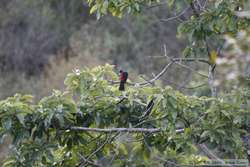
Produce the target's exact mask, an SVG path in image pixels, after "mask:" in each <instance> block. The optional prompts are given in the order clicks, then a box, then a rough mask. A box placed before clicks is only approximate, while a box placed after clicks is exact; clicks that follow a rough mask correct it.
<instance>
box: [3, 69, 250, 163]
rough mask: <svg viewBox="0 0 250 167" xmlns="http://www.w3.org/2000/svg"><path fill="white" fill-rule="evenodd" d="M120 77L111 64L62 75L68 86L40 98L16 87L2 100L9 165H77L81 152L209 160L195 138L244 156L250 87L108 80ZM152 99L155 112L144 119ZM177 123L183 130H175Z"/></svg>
mask: <svg viewBox="0 0 250 167" xmlns="http://www.w3.org/2000/svg"><path fill="white" fill-rule="evenodd" d="M117 78H118V76H117V75H116V74H115V73H114V72H113V67H112V66H110V65H105V66H99V67H96V68H93V69H85V70H82V71H78V70H76V71H75V72H74V73H70V74H68V76H67V78H66V80H65V84H66V86H67V88H68V89H67V91H65V92H60V91H54V92H53V94H52V95H51V96H48V97H45V98H43V99H42V100H41V101H40V102H38V103H37V104H34V103H32V97H31V96H28V95H24V96H21V95H18V94H17V95H15V96H14V97H10V98H8V99H6V100H3V101H1V102H0V115H1V117H0V119H1V139H3V138H4V136H6V135H7V134H9V135H11V136H12V137H13V149H12V151H13V153H12V154H11V156H10V157H9V159H8V160H7V161H6V162H5V164H4V166H52V165H53V166H72V165H76V164H79V163H80V162H81V161H82V162H84V161H83V158H82V157H85V158H87V159H88V160H89V161H90V162H92V163H96V164H97V163H98V164H104V165H105V164H106V165H111V164H112V165H117V166H122V165H124V164H130V163H131V164H136V165H145V166H150V165H152V163H154V164H155V165H156V164H157V165H160V164H167V161H166V160H169V161H171V162H174V163H179V164H190V163H198V162H199V163H202V162H204V160H206V159H204V158H202V157H200V156H199V154H198V149H197V147H196V145H197V144H200V143H204V142H207V143H208V144H209V146H210V147H211V148H219V149H220V150H221V151H222V152H223V156H225V157H226V156H228V155H234V156H235V157H237V158H244V156H245V155H244V147H243V144H242V142H241V138H240V137H241V136H242V135H243V134H245V133H246V131H245V130H244V129H245V127H246V126H247V125H248V124H249V120H250V118H249V115H250V113H249V111H250V110H249V108H250V105H249V98H250V95H249V94H250V91H249V90H245V91H244V93H243V92H240V93H239V92H233V93H231V94H228V95H225V96H224V97H221V98H218V99H216V98H209V97H200V98H198V97H194V96H185V95H183V94H181V93H180V92H178V91H175V90H173V89H172V88H170V87H165V88H160V87H151V86H144V87H135V86H127V90H126V91H125V92H124V93H122V92H120V91H119V90H118V88H117V85H112V84H110V82H109V81H108V80H110V79H111V80H116V79H117ZM152 98H155V107H154V108H153V110H152V113H151V114H150V115H149V116H148V117H146V118H145V119H144V120H140V119H139V117H140V116H141V115H142V114H143V112H144V111H145V104H146V103H147V102H148V101H149V100H151V99H152ZM121 99H123V100H122V101H121ZM118 102H120V103H119V104H118ZM73 126H83V127H91V128H94V127H98V128H111V127H127V128H131V127H143V128H153V127H159V128H161V130H162V132H161V133H155V134H151V133H145V134H142V133H136V134H127V133H125V134H124V133H114V134H110V133H107V134H104V133H93V132H91V133H90V132H81V131H74V130H72V129H71V127H73ZM179 128H184V133H176V130H177V129H179ZM225 135H226V136H227V137H226V138H225ZM154 160H157V161H154Z"/></svg>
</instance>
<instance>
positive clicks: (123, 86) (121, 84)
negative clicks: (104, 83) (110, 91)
mask: <svg viewBox="0 0 250 167" xmlns="http://www.w3.org/2000/svg"><path fill="white" fill-rule="evenodd" d="M119 90H120V91H124V90H125V82H123V81H121V82H120V86H119Z"/></svg>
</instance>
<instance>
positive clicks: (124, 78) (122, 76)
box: [119, 70, 128, 91]
mask: <svg viewBox="0 0 250 167" xmlns="http://www.w3.org/2000/svg"><path fill="white" fill-rule="evenodd" d="M127 79H128V72H125V71H122V70H120V86H119V90H120V91H124V90H125V83H126V82H127Z"/></svg>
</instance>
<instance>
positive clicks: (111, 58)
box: [0, 0, 250, 159]
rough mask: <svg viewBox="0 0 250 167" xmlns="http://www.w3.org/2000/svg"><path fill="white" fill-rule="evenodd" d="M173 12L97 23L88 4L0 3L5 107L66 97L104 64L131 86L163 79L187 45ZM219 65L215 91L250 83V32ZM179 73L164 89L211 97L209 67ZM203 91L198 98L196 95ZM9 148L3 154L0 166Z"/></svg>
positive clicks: (159, 9) (52, 0) (231, 42)
mask: <svg viewBox="0 0 250 167" xmlns="http://www.w3.org/2000/svg"><path fill="white" fill-rule="evenodd" d="M172 15H173V14H172V13H170V12H169V10H168V7H167V5H162V6H156V7H151V8H146V9H144V11H143V14H142V15H138V16H133V17H132V16H125V17H124V18H122V19H120V18H114V17H111V16H105V17H103V18H101V19H100V20H96V17H95V15H89V8H88V7H87V5H86V4H85V3H84V2H83V1H81V0H71V1H69V0H49V1H48V0H21V1H20V0H1V3H0V99H4V98H6V97H8V96H11V95H14V94H15V93H22V94H32V95H34V96H35V99H36V100H39V99H40V98H42V97H43V96H46V95H49V94H50V92H51V90H52V89H63V88H64V85H63V81H64V78H65V76H66V74H67V73H69V72H71V71H72V69H74V68H84V67H93V66H96V65H102V64H105V63H109V64H114V65H116V70H117V72H118V70H119V69H124V70H127V71H128V72H129V76H130V79H131V80H132V79H135V78H136V76H141V75H143V76H144V78H151V77H153V75H154V74H157V73H159V72H160V71H161V70H162V68H163V67H164V65H166V63H167V60H166V57H165V56H164V49H163V46H164V45H166V50H167V55H168V56H170V57H180V56H181V55H182V51H183V49H184V48H185V44H186V42H185V39H184V38H181V39H177V37H176V29H177V25H178V20H171V21H168V22H163V21H161V19H165V18H168V17H171V16H172ZM225 39H226V43H225V46H224V47H223V52H222V55H223V56H222V57H221V58H219V60H218V66H217V75H216V76H217V77H216V84H217V86H218V87H219V88H220V89H219V90H231V88H232V87H237V86H238V85H239V84H244V81H243V79H242V78H245V77H249V78H250V63H249V62H250V55H249V51H248V49H249V42H250V35H249V32H240V33H239V34H238V36H237V38H232V37H229V36H225ZM184 65H189V67H190V68H191V69H190V68H189V69H188V68H185V67H183V66H178V65H175V66H173V68H171V69H170V70H169V71H168V73H167V74H166V75H165V76H164V77H163V78H162V81H161V83H162V84H164V85H170V86H173V87H174V88H176V89H178V90H180V91H182V92H184V93H188V94H192V95H193V94H194V91H193V88H196V91H195V95H199V96H201V95H208V94H209V88H208V86H207V84H206V83H207V81H206V78H204V77H202V76H201V75H199V74H197V73H195V72H193V71H192V70H195V71H198V72H199V73H203V74H206V73H207V67H204V66H200V65H197V64H196V63H193V64H190V63H189V64H184ZM197 90H198V91H197ZM7 150H8V148H7V147H6V146H1V147H0V159H1V158H3V157H4V155H5V154H6V152H7Z"/></svg>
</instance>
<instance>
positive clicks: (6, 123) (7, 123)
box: [2, 118, 12, 130]
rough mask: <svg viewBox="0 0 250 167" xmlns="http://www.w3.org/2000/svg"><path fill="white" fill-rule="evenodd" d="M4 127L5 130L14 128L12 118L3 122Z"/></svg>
mask: <svg viewBox="0 0 250 167" xmlns="http://www.w3.org/2000/svg"><path fill="white" fill-rule="evenodd" d="M2 126H3V128H4V129H6V130H10V129H11V127H12V120H11V118H7V119H4V120H2Z"/></svg>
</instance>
